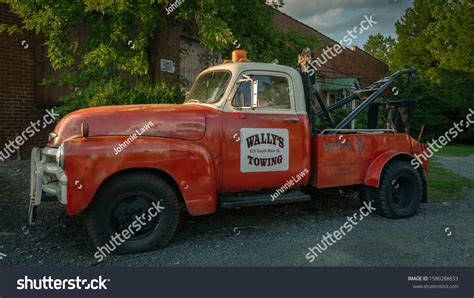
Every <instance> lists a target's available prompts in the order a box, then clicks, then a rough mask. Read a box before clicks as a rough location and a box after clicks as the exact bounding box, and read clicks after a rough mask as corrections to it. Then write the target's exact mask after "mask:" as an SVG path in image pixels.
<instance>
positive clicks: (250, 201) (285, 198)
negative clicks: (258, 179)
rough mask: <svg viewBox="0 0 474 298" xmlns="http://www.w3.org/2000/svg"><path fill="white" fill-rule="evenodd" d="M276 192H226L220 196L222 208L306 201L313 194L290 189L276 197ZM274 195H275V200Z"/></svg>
mask: <svg viewBox="0 0 474 298" xmlns="http://www.w3.org/2000/svg"><path fill="white" fill-rule="evenodd" d="M274 194H275V193H269V192H265V193H262V192H259V193H240V194H224V195H222V196H220V197H219V199H220V202H221V207H222V208H231V207H244V206H260V205H272V204H279V203H292V202H304V201H309V200H311V196H310V195H307V194H304V193H302V192H301V191H299V190H289V191H286V192H284V193H282V194H281V195H279V196H277V197H275V195H274ZM272 195H273V196H274V197H275V199H274V200H273V198H272Z"/></svg>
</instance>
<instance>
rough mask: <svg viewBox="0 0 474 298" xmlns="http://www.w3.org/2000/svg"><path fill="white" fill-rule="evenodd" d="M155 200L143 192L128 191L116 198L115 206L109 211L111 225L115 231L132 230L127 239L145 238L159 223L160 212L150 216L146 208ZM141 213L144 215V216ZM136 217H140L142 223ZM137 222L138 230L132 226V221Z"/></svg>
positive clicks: (150, 206) (151, 206)
mask: <svg viewBox="0 0 474 298" xmlns="http://www.w3.org/2000/svg"><path fill="white" fill-rule="evenodd" d="M154 201H155V200H153V198H151V197H149V196H148V195H146V194H143V193H130V194H125V195H123V196H121V198H119V199H118V200H117V203H116V204H115V207H114V208H113V211H112V213H111V215H110V216H111V223H112V227H113V229H114V230H115V232H117V233H119V234H120V233H122V232H123V231H124V230H133V231H134V233H133V235H131V237H130V238H129V240H132V241H133V240H139V239H142V238H145V237H146V236H148V235H149V234H150V233H152V232H153V231H154V230H155V229H156V228H157V227H158V226H159V224H160V221H161V214H159V213H158V214H157V215H156V216H155V217H153V218H152V217H151V216H150V215H149V214H148V210H149V209H150V208H153V205H152V203H153V202H154ZM142 215H145V216H144V218H143V217H142ZM137 217H141V218H142V221H141V222H143V223H145V225H143V224H142V223H140V221H138V219H137ZM135 221H136V222H138V223H139V224H140V226H141V229H140V230H139V231H136V228H134V227H132V224H133V222H135Z"/></svg>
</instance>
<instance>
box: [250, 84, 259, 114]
mask: <svg viewBox="0 0 474 298" xmlns="http://www.w3.org/2000/svg"><path fill="white" fill-rule="evenodd" d="M257 105H258V81H252V104H251V105H250V108H251V109H252V110H255V108H256V107H257Z"/></svg>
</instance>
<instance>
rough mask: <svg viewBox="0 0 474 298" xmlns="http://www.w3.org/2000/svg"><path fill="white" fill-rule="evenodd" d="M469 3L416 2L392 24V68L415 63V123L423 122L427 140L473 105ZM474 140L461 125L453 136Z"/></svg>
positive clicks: (473, 9) (473, 12)
mask: <svg viewBox="0 0 474 298" xmlns="http://www.w3.org/2000/svg"><path fill="white" fill-rule="evenodd" d="M472 24H474V4H473V3H472V1H471V0H459V1H444V0H443V1H442V0H415V1H414V5H413V7H411V8H409V9H407V11H406V12H405V15H404V16H403V17H402V18H401V19H400V20H399V21H397V22H396V24H395V26H396V31H397V43H396V44H395V46H394V48H393V50H392V51H391V53H390V56H391V57H392V59H391V63H390V67H391V70H392V71H395V70H398V69H402V68H406V67H408V66H415V67H416V68H417V70H418V76H419V81H418V82H417V83H416V84H415V86H414V88H413V89H412V96H413V97H417V98H419V99H420V100H419V103H418V109H417V112H416V113H415V119H414V127H416V126H418V127H420V126H421V125H422V124H426V126H427V130H426V132H427V139H432V138H437V137H439V136H441V135H443V134H444V133H445V132H446V131H447V130H448V129H449V128H450V127H451V126H452V125H453V122H459V121H460V120H463V119H464V117H465V116H466V115H467V114H468V113H469V111H468V108H472V107H474V63H473V59H474V58H473V57H474V55H473V54H474V31H473V28H472ZM457 141H459V142H463V143H471V144H472V143H474V131H473V130H472V129H466V130H465V131H464V132H463V133H461V134H460V136H459V138H458V139H457Z"/></svg>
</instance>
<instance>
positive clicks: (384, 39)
mask: <svg viewBox="0 0 474 298" xmlns="http://www.w3.org/2000/svg"><path fill="white" fill-rule="evenodd" d="M394 46H395V39H394V38H393V37H391V36H383V35H382V34H380V33H378V34H376V35H370V36H369V38H368V40H367V42H366V43H365V44H364V51H366V52H367V53H369V54H371V55H372V56H374V57H375V58H377V59H379V60H380V61H383V62H385V63H387V64H390V63H391V57H390V53H391V51H392V49H393V47H394Z"/></svg>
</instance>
